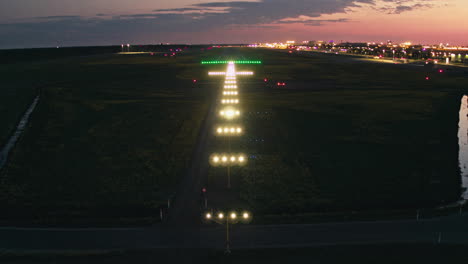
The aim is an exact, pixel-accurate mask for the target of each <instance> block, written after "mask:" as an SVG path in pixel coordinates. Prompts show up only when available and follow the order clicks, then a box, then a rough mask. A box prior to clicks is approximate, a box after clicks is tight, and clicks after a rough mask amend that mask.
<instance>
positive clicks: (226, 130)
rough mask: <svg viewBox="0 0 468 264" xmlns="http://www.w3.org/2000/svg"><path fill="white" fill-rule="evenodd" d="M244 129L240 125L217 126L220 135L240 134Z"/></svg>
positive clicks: (217, 132) (217, 133)
mask: <svg viewBox="0 0 468 264" xmlns="http://www.w3.org/2000/svg"><path fill="white" fill-rule="evenodd" d="M243 132H244V130H243V129H242V128H241V127H239V126H219V127H217V128H216V135H218V136H238V135H241V134H242V133H243Z"/></svg>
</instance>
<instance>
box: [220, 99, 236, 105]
mask: <svg viewBox="0 0 468 264" xmlns="http://www.w3.org/2000/svg"><path fill="white" fill-rule="evenodd" d="M221 103H222V104H238V103H239V99H222V100H221Z"/></svg>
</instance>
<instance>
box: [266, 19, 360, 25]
mask: <svg viewBox="0 0 468 264" xmlns="http://www.w3.org/2000/svg"><path fill="white" fill-rule="evenodd" d="M350 21H351V20H349V19H347V18H339V19H305V20H298V19H295V20H282V21H278V22H275V24H304V25H307V26H321V25H323V24H324V23H344V22H350Z"/></svg>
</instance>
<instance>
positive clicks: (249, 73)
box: [236, 72, 254, 75]
mask: <svg viewBox="0 0 468 264" xmlns="http://www.w3.org/2000/svg"><path fill="white" fill-rule="evenodd" d="M236 74H237V75H253V74H254V73H253V72H236Z"/></svg>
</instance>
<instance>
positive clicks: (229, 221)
mask: <svg viewBox="0 0 468 264" xmlns="http://www.w3.org/2000/svg"><path fill="white" fill-rule="evenodd" d="M203 219H204V220H205V221H206V222H215V223H217V224H220V225H226V247H225V253H226V254H230V253H231V239H230V234H229V225H234V224H237V223H243V224H248V223H250V221H252V214H251V213H249V212H247V211H243V212H242V213H241V214H238V213H237V212H235V211H232V212H231V213H229V214H228V215H226V214H224V212H222V211H219V212H217V213H216V214H213V212H212V211H211V212H206V213H205V215H204V216H203Z"/></svg>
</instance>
